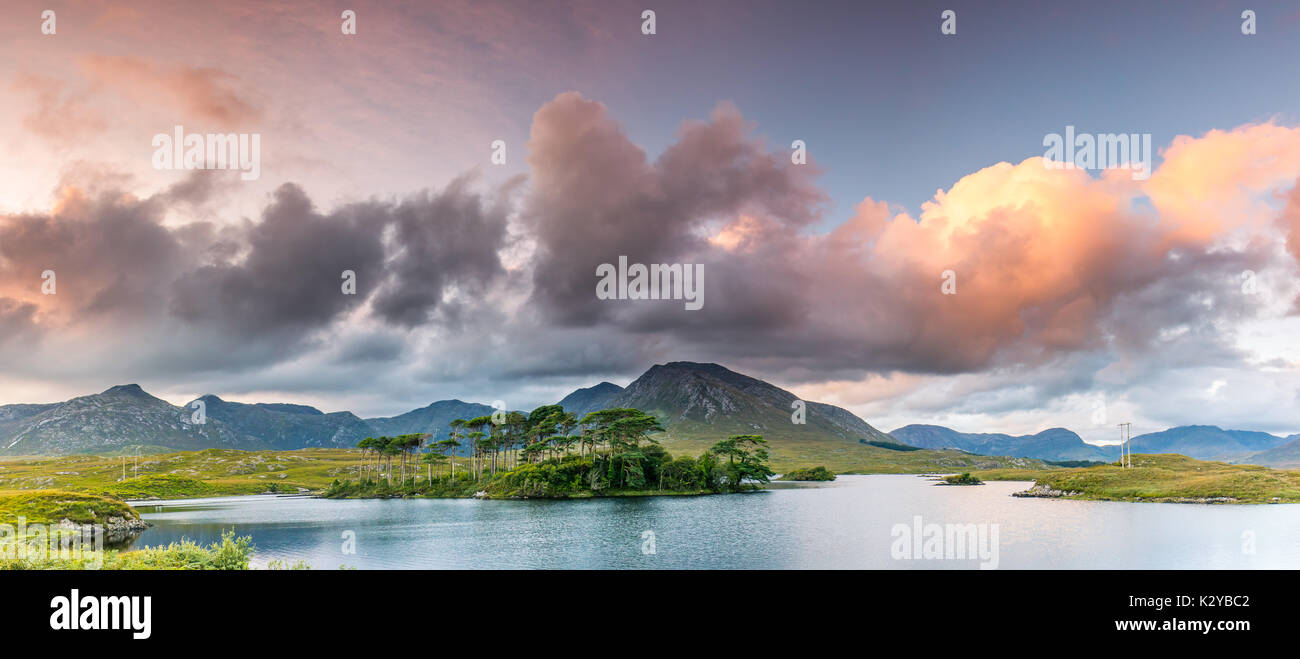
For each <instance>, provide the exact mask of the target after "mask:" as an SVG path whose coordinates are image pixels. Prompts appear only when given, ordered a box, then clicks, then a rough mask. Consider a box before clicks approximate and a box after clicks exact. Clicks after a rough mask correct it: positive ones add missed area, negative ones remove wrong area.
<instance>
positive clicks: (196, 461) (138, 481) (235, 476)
mask: <svg viewBox="0 0 1300 659" xmlns="http://www.w3.org/2000/svg"><path fill="white" fill-rule="evenodd" d="M714 440H715V438H710V439H704V438H699V439H674V438H671V437H665V438H662V440H661V441H662V442H663V445H664V447H665V448H666V449H668V450H669V451H670V452H672V454H673V455H697V454H699V453H702V452H703V451H705V450H707V449H708V448H709V447H710V446H712V444H713V442H714ZM770 448H771V453H772V459H771V463H772V467H773V469H775V470H777V471H788V470H793V469H797V468H801V467H814V466H818V465H824V466H825V467H827V468H828V469H830V470H831V471H834V472H836V473H859V474H909V473H934V472H944V473H950V472H954V471H958V472H960V471H974V470H979V469H984V470H989V469H1018V470H1027V471H1041V470H1043V469H1045V468H1046V467H1047V465H1045V464H1044V463H1043V462H1042V461H1040V460H1033V459H1029V458H991V457H985V456H979V455H972V454H969V453H965V452H962V451H953V450H947V451H930V450H920V451H893V450H889V449H885V448H880V447H876V446H870V445H867V444H856V443H850V442H834V441H827V440H824V439H823V440H797V439H795V440H786V441H783V442H779V443H774V444H773V445H772V446H771V447H770ZM124 461H125V462H124ZM360 462H361V453H360V451H357V450H355V449H301V450H297V451H238V450H234V449H206V450H203V451H183V452H177V453H162V454H157V455H145V456H140V457H138V458H136V457H131V456H126V457H123V456H104V455H69V456H35V457H6V458H0V490H31V489H63V490H77V491H83V492H91V493H95V494H101V495H105V496H109V497H114V498H120V499H150V498H158V499H172V498H175V499H181V498H193V497H207V496H225V495H238V494H260V493H264V492H278V493H287V494H293V493H297V492H300V491H305V492H319V491H321V490H324V489H325V488H327V487H328V486H329V484H330V483H332V482H333V481H335V480H349V479H350V480H358V474H357V467H358V465H359V464H360ZM458 462H459V464H460V465H461V466H460V467H458V469H463V468H464V465H465V462H464V460H463V459H461V460H460V461H458ZM124 464H125V475H126V480H122V476H123V465H124ZM413 469H419V475H420V476H423V475H424V467H423V466H420V467H413ZM137 473H138V474H139V476H138V477H137V476H136V475H135V474H137ZM408 475H415V472H414V471H412V472H411V473H410V474H408Z"/></svg>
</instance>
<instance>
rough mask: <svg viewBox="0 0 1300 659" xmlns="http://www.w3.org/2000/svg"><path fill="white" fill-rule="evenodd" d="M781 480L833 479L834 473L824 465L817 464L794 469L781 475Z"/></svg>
mask: <svg viewBox="0 0 1300 659" xmlns="http://www.w3.org/2000/svg"><path fill="white" fill-rule="evenodd" d="M781 480H783V481H833V480H835V474H834V473H832V472H831V471H830V470H828V469H827V468H826V467H822V466H817V467H812V468H811V469H794V470H792V471H790V473H787V474H784V475H782V476H781Z"/></svg>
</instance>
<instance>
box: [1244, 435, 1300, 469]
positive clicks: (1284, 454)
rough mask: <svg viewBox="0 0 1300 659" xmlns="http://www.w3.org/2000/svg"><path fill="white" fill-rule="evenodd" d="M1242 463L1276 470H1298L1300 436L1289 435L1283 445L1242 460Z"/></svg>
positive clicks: (1299, 466) (1299, 467)
mask: <svg viewBox="0 0 1300 659" xmlns="http://www.w3.org/2000/svg"><path fill="white" fill-rule="evenodd" d="M1242 462H1248V463H1250V464H1257V465H1264V466H1265V467H1274V468H1277V469H1300V435H1291V436H1290V437H1287V438H1286V443H1285V444H1282V445H1281V446H1275V447H1273V448H1271V449H1267V450H1264V451H1260V452H1259V453H1255V454H1253V455H1251V456H1249V457H1246V458H1243V459H1242Z"/></svg>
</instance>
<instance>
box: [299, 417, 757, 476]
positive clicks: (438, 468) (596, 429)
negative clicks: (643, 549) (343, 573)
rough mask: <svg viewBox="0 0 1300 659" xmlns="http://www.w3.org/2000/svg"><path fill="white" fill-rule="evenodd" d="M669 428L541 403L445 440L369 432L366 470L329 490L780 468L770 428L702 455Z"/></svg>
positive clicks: (464, 425)
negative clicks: (671, 444) (676, 444)
mask: <svg viewBox="0 0 1300 659" xmlns="http://www.w3.org/2000/svg"><path fill="white" fill-rule="evenodd" d="M663 430H664V427H663V425H662V424H660V423H659V421H658V419H656V418H655V417H654V416H652V415H649V414H646V413H645V412H642V411H641V410H637V409H632V408H613V409H606V410H599V411H595V412H591V413H589V414H587V415H586V416H583V417H582V418H581V419H579V418H578V416H577V415H576V414H574V413H572V412H566V411H565V410H564V408H563V407H561V406H559V405H543V406H541V407H538V408H537V409H535V410H533V411H532V412H530V413H529V414H523V413H522V412H497V413H496V414H494V415H485V416H479V417H474V418H472V419H455V420H453V421H452V422H451V423H450V427H449V429H448V433H447V437H446V438H445V439H441V440H437V441H431V439H432V435H431V434H429V433H412V434H406V435H398V436H396V437H367V438H365V439H363V440H361V442H360V443H358V444H357V448H359V449H361V452H362V461H361V464H360V465H359V466H358V480H357V481H356V482H354V481H351V480H348V481H338V480H336V481H334V483H333V484H331V486H330V487H329V489H328V490H326V492H325V494H324V496H327V497H383V496H408V495H423V496H448V497H451V496H473V495H479V496H494V497H570V496H592V495H602V494H605V495H610V494H627V493H650V492H656V491H660V492H673V493H707V492H714V493H721V492H738V491H741V490H745V489H753V488H756V487H757V486H758V484H760V483H766V482H768V479H769V478H770V477H771V476H773V475H774V472H773V471H772V469H771V467H770V466H769V464H768V458H769V456H768V451H767V440H765V439H763V436H762V435H732V436H730V437H728V438H727V439H724V440H722V441H719V442H717V443H715V444H714V445H713V446H712V447H710V448H709V449H708V450H707V451H705V452H704V453H703V454H702V455H700V456H699V457H696V458H689V457H678V458H674V457H673V456H672V455H671V454H670V453H669V452H668V451H667V450H666V449H664V448H663V446H661V445H660V444H659V442H658V441H657V440H656V439H655V438H654V437H653V436H652V434H653V433H657V432H662V431H663ZM462 448H464V449H466V450H465V451H462V450H461V449H462ZM462 452H463V453H465V457H464V458H463V459H462V462H463V465H462V466H461V467H460V468H458V466H457V457H458V455H459V454H460V453H462ZM421 463H422V464H423V466H424V469H423V470H421V469H419V466H420V464H421ZM421 471H423V472H424V473H420V472H421ZM394 472H396V474H395V473H394ZM395 475H396V476H397V478H396V482H394V476H395Z"/></svg>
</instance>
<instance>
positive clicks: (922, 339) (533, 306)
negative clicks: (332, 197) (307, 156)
mask: <svg viewBox="0 0 1300 659" xmlns="http://www.w3.org/2000/svg"><path fill="white" fill-rule="evenodd" d="M1297 135H1300V130H1297V129H1295V128H1287V127H1283V126H1278V125H1274V124H1271V123H1266V124H1251V125H1247V126H1242V127H1239V128H1236V129H1233V130H1229V131H1212V132H1210V133H1207V134H1206V135H1204V136H1202V137H1181V138H1179V139H1178V140H1175V142H1174V143H1173V144H1172V145H1171V146H1170V147H1169V148H1168V149H1166V150H1165V151H1164V154H1165V158H1166V160H1165V162H1164V163H1163V164H1162V165H1161V166H1160V167H1158V168H1157V169H1156V170H1155V171H1154V172H1153V174H1152V176H1151V178H1150V179H1148V180H1147V181H1145V182H1137V181H1133V180H1132V179H1131V178H1129V177H1126V176H1115V175H1110V174H1106V175H1101V176H1090V175H1089V174H1088V173H1087V172H1084V171H1077V170H1053V169H1048V168H1046V167H1044V165H1043V163H1042V161H1041V159H1039V158H1029V159H1026V160H1023V161H1021V162H1019V163H1009V162H1001V163H996V164H992V165H990V166H988V167H984V168H982V169H979V170H978V171H975V172H972V173H970V174H968V175H966V176H963V177H961V178H960V179H959V180H957V181H956V182H954V183H953V184H952V185H951V186H950V187H948V188H947V189H945V190H940V191H938V192H937V193H936V194H935V196H934V198H933V199H931V200H930V201H928V202H927V203H925V204H924V205H923V206H922V207H921V208H920V209H919V212H918V213H915V214H913V213H912V212H909V211H907V210H906V209H902V208H899V207H897V206H894V205H891V204H890V203H888V202H886V201H882V200H876V199H872V198H865V199H863V200H862V202H861V203H860V204H859V205H858V206H857V207H856V208H855V209H854V212H853V215H852V216H851V217H849V218H848V219H847V220H846V221H844V222H843V223H841V224H840V225H839V226H837V227H835V228H834V229H832V230H830V231H826V232H817V231H815V230H814V229H813V227H815V226H817V225H818V223H819V221H820V220H821V219H823V213H824V206H825V201H826V197H825V195H824V194H823V193H822V192H821V190H820V189H819V188H818V187H817V185H816V183H815V179H816V176H817V174H818V170H817V168H816V167H817V166H816V165H815V164H813V165H793V164H791V163H790V159H789V153H788V151H787V150H785V149H784V148H781V147H780V146H778V147H776V148H773V147H770V146H769V145H768V144H767V143H766V142H765V141H764V140H763V138H762V137H761V136H760V135H758V134H757V131H756V129H755V127H754V126H753V125H752V124H751V123H750V122H748V121H746V120H745V118H744V117H743V115H742V114H741V113H740V111H739V110H738V109H737V108H735V107H734V106H731V105H729V104H722V105H719V106H718V107H717V108H716V109H715V110H714V111H713V113H712V114H711V115H710V116H709V117H708V119H707V120H703V121H690V122H686V123H684V124H683V125H682V126H681V128H680V130H679V132H678V134H677V138H676V140H675V141H674V142H673V143H672V144H671V145H669V146H668V147H667V148H666V149H665V150H664V151H663V152H662V153H661V154H660V155H658V156H657V157H655V158H651V157H649V156H648V155H647V154H646V153H645V151H644V150H643V149H641V148H640V147H638V146H636V144H634V143H633V142H632V140H631V139H630V138H629V137H628V135H627V134H626V132H625V131H624V130H623V129H622V128H621V127H620V126H619V125H618V124H617V122H616V121H615V120H614V119H613V118H612V117H610V116H609V113H608V110H607V108H606V107H605V106H604V105H602V104H600V103H598V102H596V101H592V100H589V99H587V98H585V97H583V96H581V95H580V94H576V93H566V94H561V95H559V96H557V97H555V98H554V99H553V100H552V101H550V102H548V103H546V104H545V105H543V106H542V107H541V108H540V109H539V110H538V111H537V112H536V114H535V115H534V120H533V126H532V129H531V134H530V141H529V144H528V157H527V163H528V168H529V170H528V174H527V179H526V180H520V179H516V180H512V181H509V182H508V183H507V184H505V185H504V186H502V187H500V188H497V189H487V190H485V189H483V188H484V186H482V185H481V184H480V183H479V179H478V178H477V177H476V176H475V175H472V174H471V175H464V176H461V177H458V178H455V179H453V180H452V181H451V182H450V183H448V184H447V185H446V186H445V187H443V188H441V189H437V190H425V191H419V192H416V193H414V194H410V195H406V196H404V197H402V198H399V199H387V200H385V199H373V198H372V199H370V200H367V201H359V202H349V203H342V204H339V205H337V206H335V207H333V208H330V209H322V208H319V207H318V206H317V204H316V203H315V202H314V201H313V200H312V199H311V198H310V197H309V196H308V195H307V193H306V192H304V190H303V189H302V188H300V187H299V186H297V185H295V184H284V185H282V186H281V187H279V188H278V189H276V190H275V191H274V193H273V194H272V195H271V196H270V197H269V199H268V201H267V204H266V206H265V208H264V209H263V210H262V211H261V212H260V213H259V214H257V216H256V217H255V218H253V219H241V220H240V221H230V220H229V219H225V220H224V221H223V220H222V219H221V218H214V217H211V213H212V211H211V209H212V208H214V207H216V204H215V203H214V202H216V201H218V200H220V199H221V198H222V197H223V195H226V194H228V193H229V184H228V181H227V179H224V178H222V177H221V176H220V174H218V173H212V172H206V173H201V174H196V175H194V176H192V177H190V178H187V179H186V180H184V181H181V182H180V183H177V184H176V185H173V186H172V187H170V188H168V189H166V190H164V191H162V192H159V193H158V194H155V195H153V196H150V197H146V198H136V197H134V196H132V195H130V194H127V193H126V192H125V191H124V190H125V188H126V187H128V184H129V181H123V180H120V179H114V178H113V177H103V176H99V177H95V178H94V181H93V182H92V183H84V182H83V183H80V184H78V185H72V184H69V185H65V186H64V188H63V189H62V191H61V193H60V195H59V199H58V202H57V203H56V204H55V206H54V207H53V208H52V209H51V210H50V211H49V212H45V213H28V214H18V215H7V216H0V299H3V300H4V302H3V303H2V304H0V327H3V328H15V329H14V331H13V332H12V334H13V335H14V336H18V335H19V334H22V335H24V336H28V337H39V338H40V340H41V345H40V346H39V349H36V350H28V349H24V350H21V351H19V350H15V349H14V348H13V346H14V345H15V344H14V342H12V341H11V342H8V343H0V350H2V351H4V354H5V358H6V363H7V365H10V364H12V365H13V366H12V368H13V369H14V372H16V373H28V374H30V375H32V376H33V377H35V376H44V377H58V376H59V375H60V374H63V375H66V376H67V377H71V376H72V374H74V373H81V374H83V375H84V374H85V373H92V372H101V373H102V372H110V373H118V372H121V373H124V374H129V373H133V372H135V373H137V374H138V372H139V371H142V370H147V371H149V372H150V373H153V374H158V375H159V376H160V377H161V376H163V375H166V376H169V377H177V378H189V379H193V380H200V379H202V380H203V381H204V382H207V383H209V384H210V385H221V386H206V387H202V390H214V391H221V390H223V389H222V388H221V387H222V386H223V387H225V389H224V390H230V389H231V388H236V387H238V386H240V385H239V383H244V384H243V385H242V387H243V388H260V390H275V391H292V390H294V389H302V390H309V391H330V392H343V391H347V390H350V389H352V388H355V382H356V381H357V379H358V378H367V377H371V376H373V374H374V373H376V372H382V373H383V374H384V377H382V378H378V379H379V380H382V382H376V383H375V384H374V386H375V387H376V389H375V391H373V392H371V393H370V394H368V395H370V396H372V397H373V398H374V399H375V400H376V401H382V400H386V399H387V400H395V399H401V400H411V399H424V398H425V396H424V392H427V391H428V390H429V389H430V388H431V387H439V388H444V389H447V388H449V389H454V390H455V391H453V392H451V393H452V395H460V393H461V391H462V389H461V388H463V391H464V395H465V396H470V395H471V394H476V395H479V397H480V398H483V399H487V400H491V399H496V398H501V399H513V398H516V397H517V396H519V395H533V396H544V395H550V393H551V392H554V391H559V390H560V389H562V388H564V387H567V386H569V385H570V384H591V382H588V381H587V380H589V379H590V378H591V377H592V376H593V375H595V374H599V377H600V378H613V379H617V377H618V376H620V375H636V374H637V373H639V372H640V371H641V370H643V369H644V368H645V367H646V366H647V365H649V364H651V363H655V362H662V361H668V360H673V359H695V360H702V361H718V362H722V363H725V364H727V365H728V366H730V367H732V368H736V369H739V370H742V371H749V372H753V373H754V374H756V375H759V376H762V377H765V378H769V379H772V380H774V381H777V382H779V383H781V384H783V385H785V386H796V387H797V386H801V385H807V386H809V387H811V390H812V391H814V392H816V391H818V390H823V391H825V392H826V393H828V394H833V395H835V396H837V397H839V398H841V399H843V400H845V401H855V403H854V404H855V405H858V406H859V407H858V408H857V409H859V410H865V411H870V412H872V413H875V412H877V411H879V410H881V409H884V408H883V407H881V406H884V405H886V404H887V403H886V401H885V400H884V399H883V398H882V396H881V395H880V394H879V393H878V392H877V393H873V392H872V391H864V390H862V389H861V387H885V388H886V389H888V390H890V391H895V390H896V391H897V394H896V396H897V397H896V400H897V401H901V402H899V403H898V404H900V405H903V406H906V409H910V410H912V411H913V412H916V413H930V412H938V411H939V410H948V411H949V413H951V414H955V415H965V416H963V417H961V418H967V419H977V418H987V417H988V415H997V414H1013V413H1015V411H1016V410H1023V409H1031V408H1032V409H1039V410H1050V411H1052V412H1053V413H1055V414H1058V415H1059V414H1067V415H1070V416H1071V418H1075V417H1077V418H1080V419H1086V418H1088V416H1089V413H1090V412H1091V407H1090V404H1091V401H1092V400H1093V398H1092V397H1093V396H1094V395H1101V396H1103V397H1105V398H1106V399H1107V400H1113V401H1114V403H1113V405H1115V406H1117V408H1118V409H1124V408H1123V406H1124V405H1127V404H1133V405H1136V404H1137V402H1133V401H1125V399H1124V395H1125V392H1133V393H1132V395H1133V396H1134V401H1146V403H1145V404H1148V405H1153V404H1152V403H1150V400H1151V397H1152V396H1154V394H1151V393H1143V392H1147V391H1155V390H1157V389H1158V388H1159V386H1162V385H1166V384H1167V383H1168V380H1159V379H1158V378H1156V377H1155V376H1154V375H1152V374H1153V373H1158V374H1166V375H1167V374H1170V373H1178V372H1184V373H1197V374H1202V373H1204V374H1208V375H1212V376H1213V377H1212V378H1211V379H1210V380H1208V381H1207V382H1205V383H1204V384H1198V385H1197V386H1196V387H1194V389H1195V390H1196V391H1197V392H1201V393H1203V392H1204V391H1205V389H1206V387H1209V386H1210V383H1211V382H1213V381H1215V380H1223V381H1225V382H1226V383H1227V384H1226V385H1224V386H1223V387H1222V388H1221V389H1222V396H1220V397H1219V398H1223V397H1225V396H1228V395H1230V393H1231V392H1233V391H1237V390H1239V389H1240V387H1241V386H1242V385H1240V384H1238V382H1240V381H1241V379H1240V378H1234V377H1232V376H1230V375H1225V372H1229V371H1234V370H1237V371H1240V370H1242V369H1246V370H1252V369H1254V367H1253V366H1252V363H1254V362H1252V361H1251V360H1256V361H1257V360H1258V359H1259V358H1260V357H1259V355H1258V354H1255V353H1254V352H1253V350H1252V348H1251V346H1249V345H1242V344H1241V342H1240V341H1239V340H1238V339H1239V334H1240V328H1242V327H1243V326H1244V325H1246V324H1248V323H1252V322H1256V321H1258V320H1260V319H1274V320H1275V319H1276V318H1277V317H1279V316H1285V314H1286V313H1289V312H1292V310H1293V309H1294V307H1293V306H1292V301H1293V300H1294V299H1295V295H1296V291H1294V290H1292V289H1293V288H1294V287H1293V286H1290V285H1288V284H1287V282H1293V281H1294V280H1295V272H1296V267H1297V265H1296V263H1297V258H1300V253H1297V252H1300V248H1297V247H1296V246H1295V245H1296V240H1297V239H1296V238H1295V236H1296V235H1297V230H1300V210H1297V209H1300V197H1298V196H1297V195H1298V194H1300V193H1297V192H1296V190H1295V182H1296V180H1297V178H1300V160H1297V158H1295V157H1293V156H1292V154H1291V153H1290V152H1289V151H1287V148H1289V147H1287V146H1286V145H1290V144H1292V143H1294V142H1295V140H1296V139H1297ZM1279 145H1282V146H1279ZM1197 200H1200V201H1201V202H1203V204H1202V203H1197ZM1206 209H1209V211H1207V210H1206ZM1210 211H1212V212H1210ZM1288 237H1289V240H1290V242H1286V240H1287V239H1288ZM619 256H627V257H628V259H629V261H630V262H640V263H701V264H703V265H704V267H705V273H706V278H705V284H704V285H705V296H704V299H705V301H706V303H705V306H704V308H703V309H701V310H699V311H687V310H685V309H684V308H683V305H682V304H681V303H680V301H646V302H642V301H602V300H598V299H597V298H596V296H595V284H596V276H595V272H596V266H597V265H599V264H601V263H613V262H616V261H617V259H618V257H619ZM47 268H53V269H57V270H58V272H59V294H58V295H57V296H41V295H40V294H39V286H40V277H39V276H40V273H41V272H42V271H43V270H44V269H47ZM344 270H352V271H353V272H355V273H356V274H357V280H358V288H357V295H355V296H349V295H343V294H342V292H341V289H340V286H341V283H342V279H341V274H342V272H343V271H344ZM1247 270H1249V271H1252V272H1256V273H1258V275H1259V277H1260V280H1261V281H1262V282H1265V283H1268V282H1272V284H1271V285H1265V286H1263V292H1262V293H1261V294H1259V295H1248V294H1244V292H1243V289H1242V287H1241V282H1242V277H1241V275H1242V273H1243V272H1245V271H1247ZM945 271H952V272H953V273H955V276H956V287H957V289H956V294H955V295H946V294H944V292H943V290H942V284H943V282H944V275H943V273H944V272H945ZM90 337H93V338H94V339H95V340H94V341H87V339H88V338H90ZM33 340H35V339H33ZM74 357H75V358H74ZM42 358H44V359H45V361H41V359H42ZM51 360H54V362H57V365H56V367H52V366H51V363H52V362H51ZM368 374H369V375H368ZM1208 375H1207V376H1208ZM1198 377H1199V375H1198ZM134 379H147V378H144V377H136V378H134ZM523 380H527V382H528V385H527V386H524V385H521V384H519V382H521V381H523ZM818 383H826V384H824V385H820V386H821V387H822V388H821V389H818V388H817V386H818ZM854 383H857V384H856V385H855V384H854ZM525 390H527V391H528V392H531V393H527V394H522V393H520V392H523V391H525ZM1288 391H1290V393H1287V392H1280V393H1277V394H1276V395H1275V396H1274V398H1275V399H1279V400H1280V399H1281V398H1284V397H1285V396H1287V395H1290V396H1294V391H1291V390H1288ZM512 392H513V393H512ZM1198 395H1199V393H1198ZM425 402H427V400H425ZM543 402H545V401H543ZM511 404H515V403H514V402H513V400H512V402H511ZM1110 404H1111V403H1108V405H1110ZM1167 407H1168V406H1163V407H1162V408H1161V409H1167ZM1153 409H1154V407H1153ZM390 411H391V412H399V411H401V410H396V409H395V410H390ZM1026 418H1032V419H1042V418H1045V417H1043V416H1042V415H1038V416H1033V415H1031V417H1026ZM899 420H900V421H902V419H899ZM1026 423H1028V422H1026ZM887 425H888V424H887ZM898 425H902V424H901V423H899V424H898ZM1053 425H1061V424H1053ZM1023 430H1025V431H1030V430H1032V429H1027V428H1025V429H1023Z"/></svg>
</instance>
